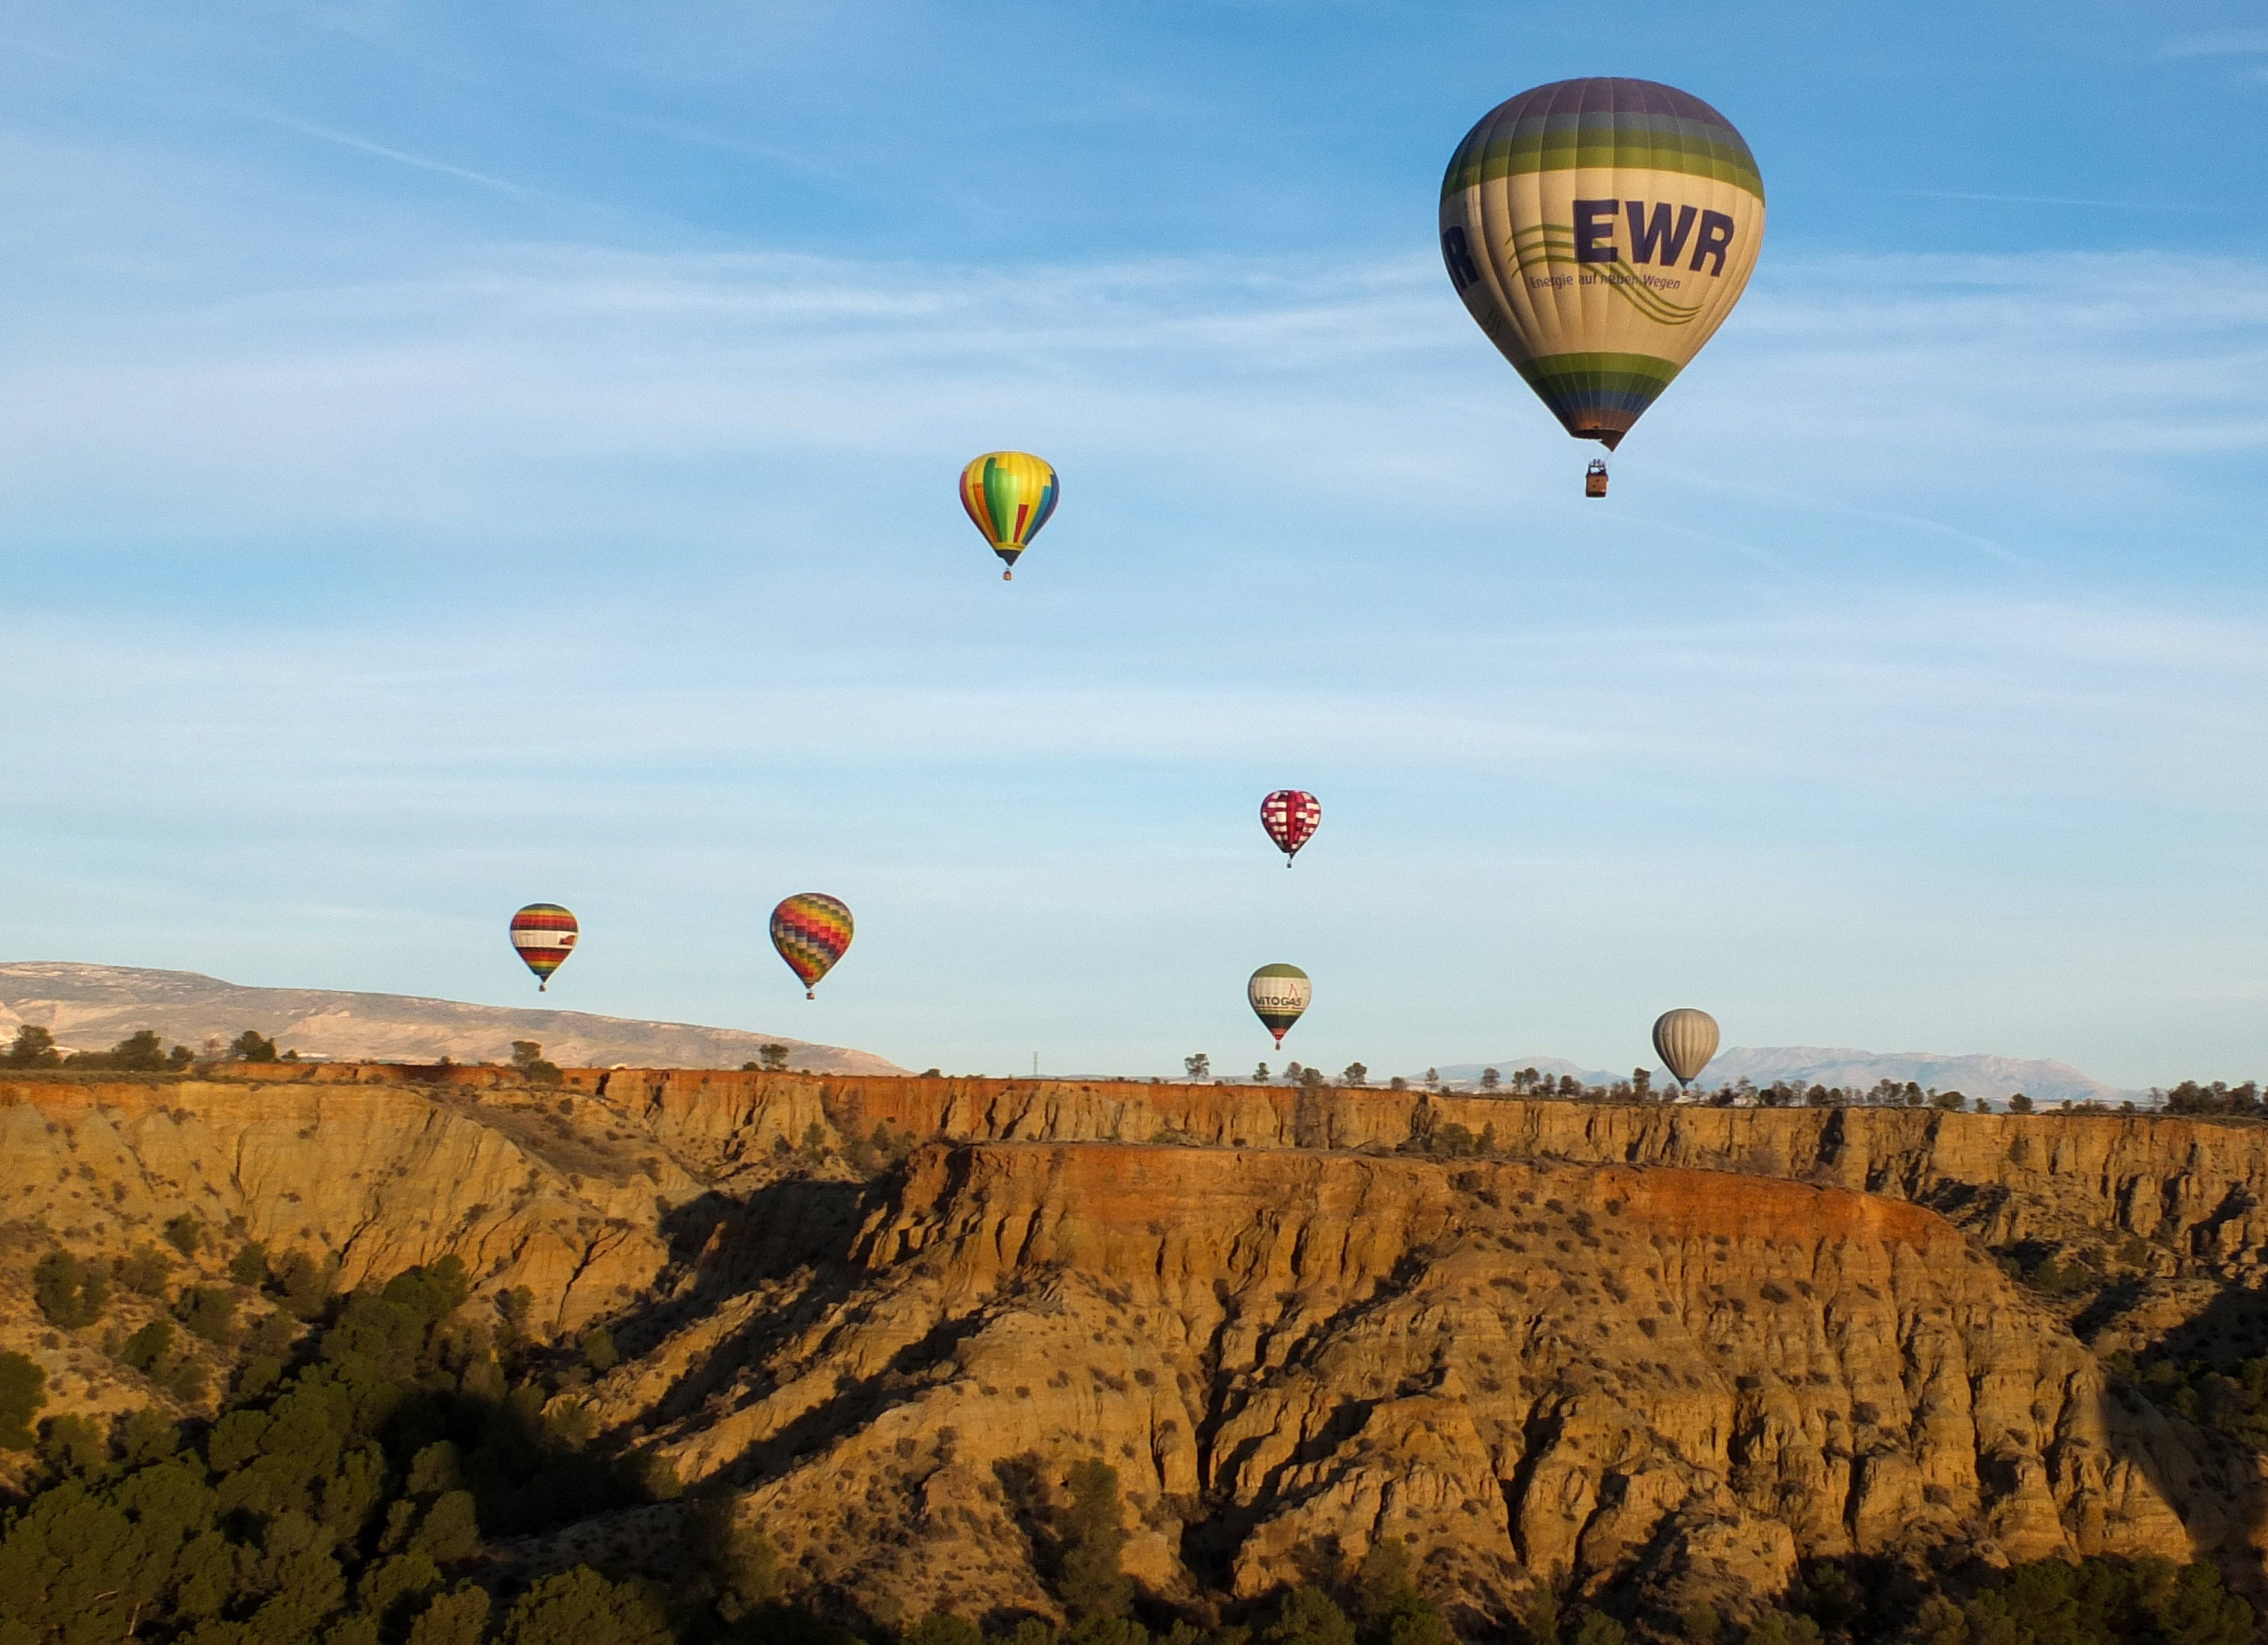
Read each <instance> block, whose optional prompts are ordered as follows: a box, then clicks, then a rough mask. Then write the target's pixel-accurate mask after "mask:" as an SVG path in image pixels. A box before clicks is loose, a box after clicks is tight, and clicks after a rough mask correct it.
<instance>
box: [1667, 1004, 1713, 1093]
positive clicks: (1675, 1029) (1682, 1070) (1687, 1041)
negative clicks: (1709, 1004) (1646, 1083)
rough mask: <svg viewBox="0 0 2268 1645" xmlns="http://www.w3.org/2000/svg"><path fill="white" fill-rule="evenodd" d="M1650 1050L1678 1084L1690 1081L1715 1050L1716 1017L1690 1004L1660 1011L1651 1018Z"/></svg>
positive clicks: (1686, 1083) (1707, 1064) (1682, 1084)
mask: <svg viewBox="0 0 2268 1645" xmlns="http://www.w3.org/2000/svg"><path fill="white" fill-rule="evenodd" d="M1653 1051H1654V1054H1655V1055H1656V1056H1658V1057H1660V1058H1661V1065H1662V1067H1664V1068H1666V1069H1668V1070H1669V1071H1670V1072H1671V1073H1672V1074H1674V1075H1675V1076H1677V1083H1678V1084H1680V1085H1681V1086H1684V1085H1690V1084H1692V1083H1693V1081H1694V1077H1695V1076H1697V1075H1698V1074H1699V1073H1700V1072H1701V1070H1702V1069H1705V1068H1707V1067H1708V1066H1709V1059H1710V1058H1711V1057H1713V1056H1715V1055H1716V1054H1717V1019H1716V1018H1715V1017H1712V1016H1710V1015H1709V1013H1708V1012H1706V1011H1697V1010H1693V1009H1692V1008H1691V1007H1690V1006H1682V1007H1680V1008H1679V1009H1678V1010H1674V1011H1664V1012H1663V1013H1662V1014H1661V1016H1660V1017H1658V1018H1656V1019H1655V1021H1654V1024H1653Z"/></svg>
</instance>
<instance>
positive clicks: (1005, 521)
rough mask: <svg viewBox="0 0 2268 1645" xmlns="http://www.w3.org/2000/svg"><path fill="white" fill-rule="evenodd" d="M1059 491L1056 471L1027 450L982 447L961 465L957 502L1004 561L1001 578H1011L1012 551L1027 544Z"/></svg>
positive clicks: (1051, 509) (1052, 507) (1053, 507)
mask: <svg viewBox="0 0 2268 1645" xmlns="http://www.w3.org/2000/svg"><path fill="white" fill-rule="evenodd" d="M1062 495H1063V488H1062V486H1061V485H1060V484H1059V483H1058V482H1057V479H1056V471H1055V470H1054V469H1053V468H1052V467H1050V466H1049V464H1048V462H1047V460H1046V459H1044V458H1039V457H1035V456H1033V455H1032V454H1031V453H1030V452H985V453H984V455H983V456H982V457H980V458H978V459H976V461H975V462H973V463H971V464H969V465H968V467H966V468H964V469H962V470H961V507H962V508H964V509H967V510H968V518H970V519H972V520H974V521H976V529H977V530H978V531H980V532H983V533H984V540H985V541H986V542H988V543H990V544H991V545H992V552H993V553H994V554H998V555H999V556H1000V558H1001V559H1003V560H1004V561H1005V562H1007V564H1008V568H1009V569H1007V570H1005V571H1003V572H1002V573H1000V580H1001V581H1002V582H1003V583H1008V582H1013V581H1014V580H1015V576H1016V571H1015V565H1016V556H1017V555H1018V554H1021V553H1023V552H1024V550H1025V549H1027V548H1028V547H1031V546H1032V539H1033V538H1034V537H1036V536H1037V535H1039V531H1040V527H1041V526H1042V525H1046V524H1047V523H1048V516H1049V515H1050V514H1053V513H1054V512H1055V511H1056V501H1057V498H1058V497H1060V496H1062Z"/></svg>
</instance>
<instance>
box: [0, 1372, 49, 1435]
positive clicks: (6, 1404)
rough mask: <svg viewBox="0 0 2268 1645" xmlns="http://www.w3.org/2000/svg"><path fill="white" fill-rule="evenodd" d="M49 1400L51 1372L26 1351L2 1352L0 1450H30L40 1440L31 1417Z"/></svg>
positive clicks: (38, 1412)
mask: <svg viewBox="0 0 2268 1645" xmlns="http://www.w3.org/2000/svg"><path fill="white" fill-rule="evenodd" d="M47 1402H48V1374H47V1372H45V1371H43V1370H40V1367H39V1363H38V1362H36V1361H35V1360H33V1358H32V1357H31V1356H30V1355H26V1354H14V1353H9V1354H0V1450H31V1449H32V1447H33V1445H34V1444H35V1443H38V1436H36V1435H34V1434H33V1431H32V1420H33V1418H34V1417H36V1416H37V1415H38V1414H40V1406H44V1405H45V1404H47Z"/></svg>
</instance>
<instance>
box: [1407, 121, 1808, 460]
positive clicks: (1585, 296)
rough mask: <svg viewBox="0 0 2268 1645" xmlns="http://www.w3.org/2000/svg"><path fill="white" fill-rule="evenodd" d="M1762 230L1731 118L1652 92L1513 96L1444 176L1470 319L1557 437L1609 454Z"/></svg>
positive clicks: (1446, 229) (1445, 255)
mask: <svg viewBox="0 0 2268 1645" xmlns="http://www.w3.org/2000/svg"><path fill="white" fill-rule="evenodd" d="M1763 242H1764V180H1763V179H1762V178H1761V177H1760V176H1759V175H1758V173H1757V171H1756V158H1755V157H1754V156H1753V155H1751V154H1750V153H1749V145H1748V144H1747V143H1745V142H1744V141H1742V137H1741V134H1740V133H1739V132H1738V131H1736V130H1735V129H1734V127H1733V123H1732V122H1731V121H1728V120H1727V119H1726V118H1725V117H1724V116H1723V115H1722V114H1719V113H1718V112H1717V111H1716V110H1715V109H1713V108H1712V107H1710V106H1709V105H1708V104H1706V103H1705V102H1703V101H1702V100H1701V99H1699V98H1697V97H1693V96H1690V95H1689V94H1688V93H1686V92H1681V91H1678V90H1677V89H1676V88H1675V87H1674V86H1668V85H1661V84H1656V83H1655V82H1653V81H1651V80H1628V79H1613V78H1597V79H1585V80H1561V81H1558V82H1556V83H1555V84H1550V85H1539V86H1537V87H1535V89H1534V90H1533V91H1528V92H1521V94H1520V95H1519V96H1518V97H1515V98H1513V99H1510V100H1509V101H1507V102H1505V103H1502V104H1499V106H1497V107H1495V108H1493V109H1491V110H1490V111H1489V113H1487V114H1484V115H1483V116H1482V117H1481V119H1480V122H1479V123H1478V124H1477V125H1476V126H1475V127H1474V128H1473V129H1472V130H1471V131H1470V132H1469V133H1468V134H1466V136H1465V140H1464V142H1463V143H1461V144H1459V145H1458V148H1457V152H1456V154H1455V156H1454V158H1452V159H1451V160H1450V162H1449V169H1448V173H1447V175H1446V176H1445V177H1444V178H1443V179H1442V181H1441V256H1442V261H1444V262H1445V263H1446V264H1447V267H1448V271H1449V279H1450V281H1451V283H1453V284H1454V285H1455V287H1456V288H1457V294H1458V295H1459V296H1460V297H1462V298H1463V299H1464V302H1465V307H1466V308H1467V309H1468V310H1469V312H1471V314H1472V317H1473V319H1475V320H1476V321H1477V322H1478V323H1479V325H1480V328H1481V329H1482V331H1484V332H1485V333H1486V334H1488V337H1489V340H1490V341H1491V342H1493V343H1495V344H1496V346H1497V348H1498V349H1499V350H1501V351H1502V352H1503V354H1504V356H1505V358H1506V359H1507V360H1509V361H1511V362H1512V364H1513V367H1514V368H1515V369H1516V370H1517V371H1519V372H1520V374H1521V377H1522V378H1526V379H1527V382H1528V386H1529V387H1530V388H1532V389H1534V390H1535V393H1536V394H1537V396H1538V397H1539V398H1541V399H1542V400H1543V403H1544V404H1545V405H1546V406H1548V407H1550V409H1551V412H1552V415H1555V416H1557V418H1558V419H1559V421H1560V422H1561V424H1562V425H1563V426H1564V427H1565V429H1566V430H1567V432H1568V433H1570V434H1572V435H1574V436H1575V437H1577V438H1579V439H1590V440H1599V441H1602V442H1603V443H1604V444H1606V446H1607V447H1608V448H1609V450H1612V449H1613V448H1614V447H1615V446H1616V445H1617V444H1620V443H1621V440H1622V437H1623V436H1624V434H1627V433H1628V432H1629V431H1630V428H1631V424H1632V423H1634V422H1637V421H1638V417H1639V416H1640V415H1643V414H1644V412H1645V411H1646V408H1647V407H1648V406H1650V405H1652V404H1653V401H1654V399H1655V398H1656V396H1658V395H1659V394H1660V393H1661V391H1662V390H1663V389H1665V388H1667V387H1668V386H1669V384H1670V381H1671V379H1672V378H1675V377H1676V375H1677V373H1678V372H1679V371H1682V370H1683V369H1684V367H1685V366H1686V365H1687V364H1689V363H1690V362H1691V360H1692V358H1693V356H1695V355H1696V354H1697V353H1699V352H1700V350H1701V346H1702V344H1704V343H1705V342H1707V341H1709V339H1710V337H1711V336H1712V334H1714V333H1715V332H1716V329H1717V327H1719V326H1720V325H1722V324H1723V323H1724V321H1725V317H1726V316H1727V314H1729V313H1730V312H1732V309H1733V305H1734V304H1735V303H1737V302H1738V301H1739V300H1740V297H1741V293H1742V290H1745V289H1746V287H1747V285H1748V283H1749V273H1750V272H1751V271H1752V270H1753V269H1754V268H1755V267H1756V252H1757V250H1758V248H1759V247H1760V246H1762V245H1763Z"/></svg>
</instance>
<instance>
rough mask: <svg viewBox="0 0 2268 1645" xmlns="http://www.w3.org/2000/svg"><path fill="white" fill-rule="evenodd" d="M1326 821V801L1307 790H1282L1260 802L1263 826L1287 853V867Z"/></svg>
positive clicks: (1285, 862) (1285, 856)
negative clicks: (1319, 825)
mask: <svg viewBox="0 0 2268 1645" xmlns="http://www.w3.org/2000/svg"><path fill="white" fill-rule="evenodd" d="M1322 820H1323V803H1322V801H1321V800H1319V799H1317V798H1316V797H1314V795H1312V794H1310V793H1308V792H1307V791H1306V790H1305V789H1277V790H1276V791H1275V792H1274V793H1273V794H1270V796H1269V797H1267V798H1266V799H1264V800H1263V801H1261V802H1260V826H1262V827H1263V828H1265V829H1267V830H1268V837H1269V838H1270V840H1273V841H1275V842H1276V848H1277V849H1278V851H1281V852H1282V853H1283V854H1284V866H1285V868H1289V867H1291V866H1292V858H1293V857H1295V856H1299V855H1300V847H1301V846H1303V845H1305V844H1307V841H1309V840H1311V839H1313V838H1314V834H1315V828H1316V826H1317V825H1318V824H1320V823H1321V822H1322Z"/></svg>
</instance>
